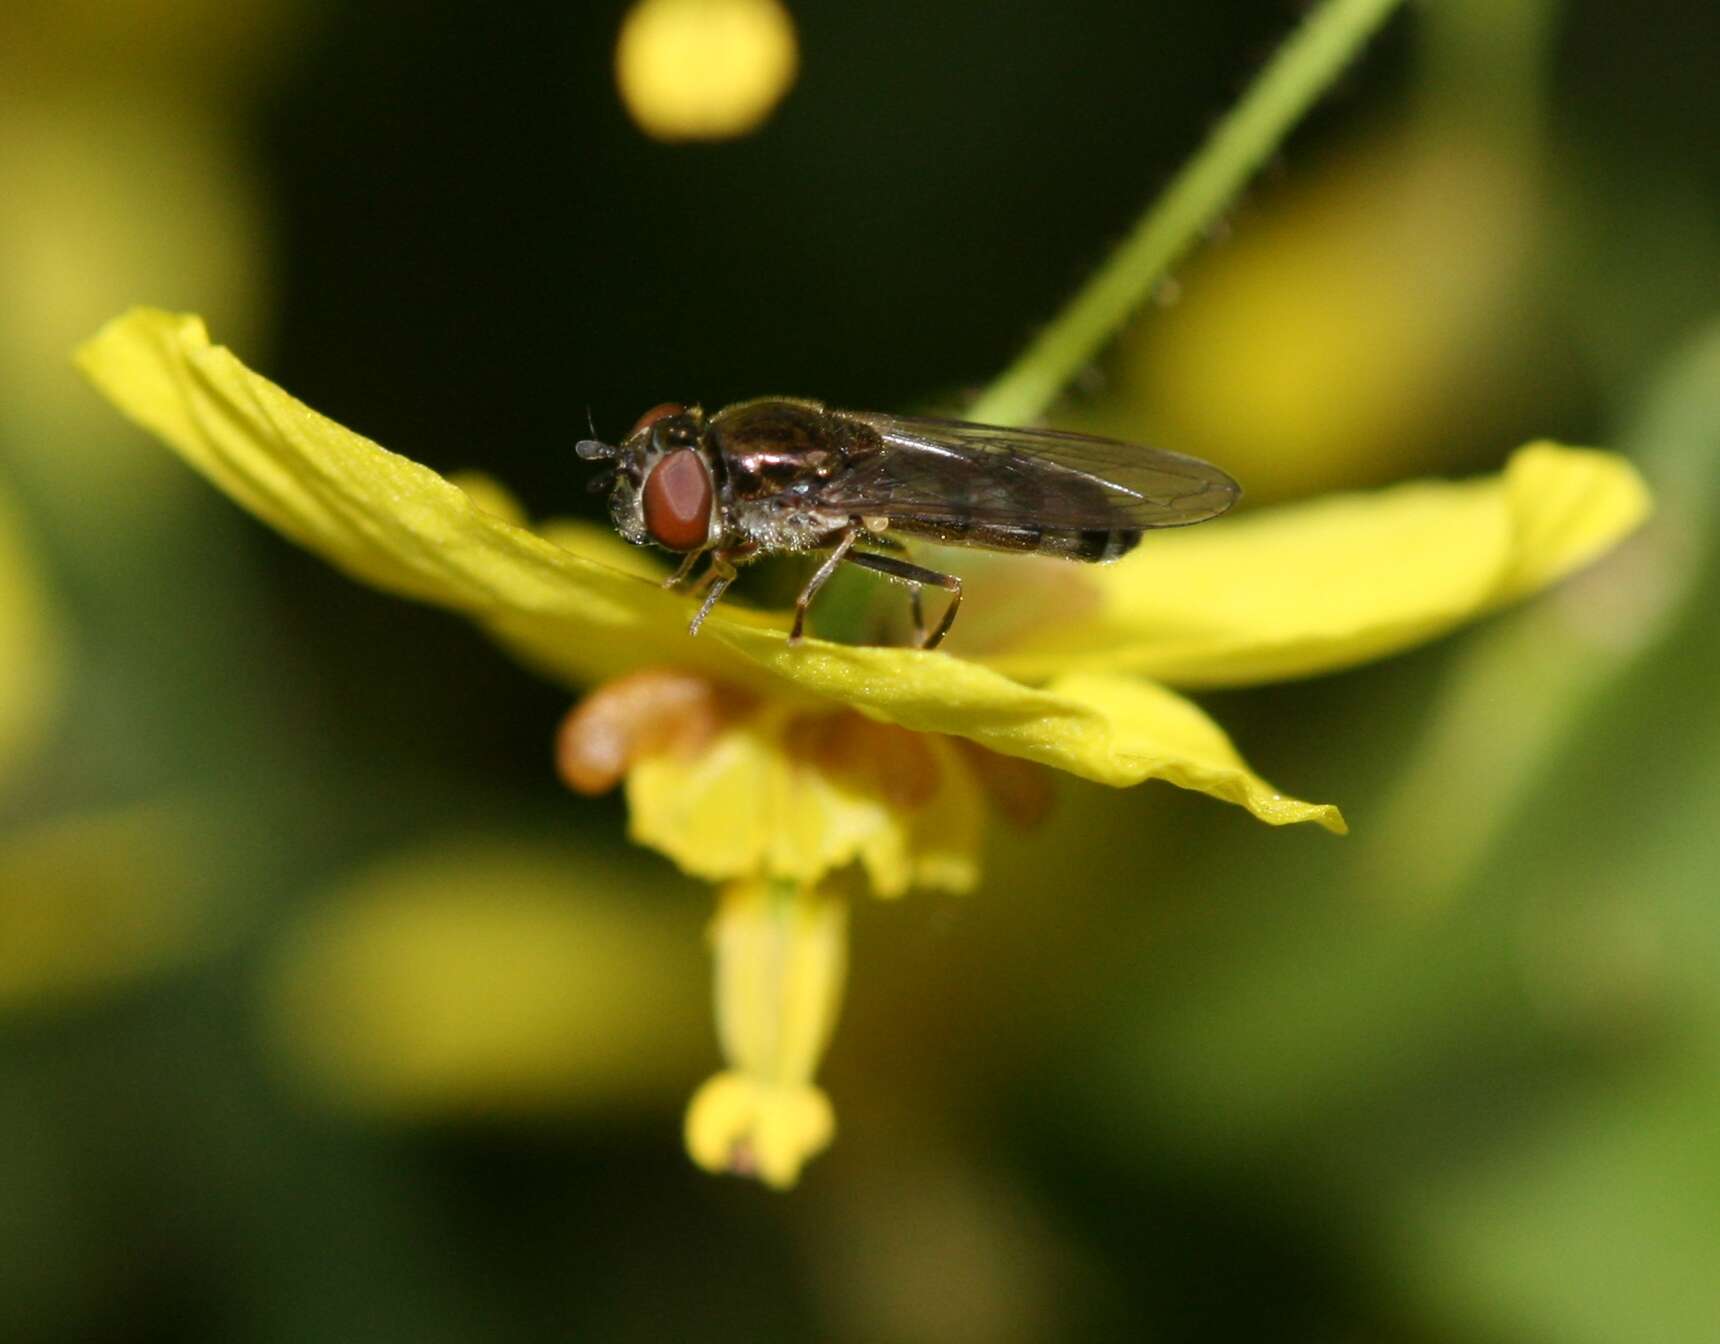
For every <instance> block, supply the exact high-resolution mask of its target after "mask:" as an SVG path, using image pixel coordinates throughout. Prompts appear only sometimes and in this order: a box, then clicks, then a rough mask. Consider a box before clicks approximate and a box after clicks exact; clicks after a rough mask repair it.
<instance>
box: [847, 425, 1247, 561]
mask: <svg viewBox="0 0 1720 1344" xmlns="http://www.w3.org/2000/svg"><path fill="white" fill-rule="evenodd" d="M832 414H835V415H839V416H843V417H845V418H847V419H850V420H853V421H857V422H858V423H860V424H862V425H865V426H866V427H867V428H869V429H871V430H872V431H873V432H874V433H875V434H876V435H877V436H878V440H879V446H878V447H877V448H876V450H875V451H871V452H862V453H859V454H855V455H853V456H852V458H851V463H850V466H849V467H848V469H847V470H845V471H843V472H841V473H840V474H839V475H838V476H837V477H836V478H835V479H833V480H830V481H828V482H826V483H825V485H824V486H823V487H822V488H821V489H820V491H819V500H820V502H821V503H823V504H827V505H833V506H835V507H837V508H842V509H847V510H848V511H849V512H851V513H854V514H857V515H866V516H873V517H882V518H891V519H900V520H909V519H912V520H915V521H918V522H921V523H926V524H930V525H934V526H935V525H938V524H942V523H946V522H953V523H961V522H972V523H978V524H998V525H1004V526H1008V525H1012V524H1028V525H1036V526H1039V527H1042V528H1055V529H1067V530H1071V531H1078V530H1088V529H1098V528H1112V529H1126V528H1149V527H1180V526H1182V525H1184V524H1186V523H1198V522H1201V521H1202V520H1203V519H1207V518H1213V517H1216V516H1217V515H1219V514H1221V513H1223V512H1224V511H1225V510H1226V509H1228V508H1229V507H1230V506H1231V505H1232V504H1234V503H1235V502H1236V500H1237V497H1238V496H1239V495H1240V494H1241V493H1242V492H1241V489H1240V488H1239V487H1238V486H1237V484H1236V482H1235V481H1233V480H1232V479H1231V478H1230V477H1229V476H1227V475H1226V474H1225V473H1224V472H1222V471H1220V470H1219V469H1218V468H1217V467H1215V466H1213V465H1212V464H1211V463H1208V462H1202V461H1200V460H1199V459H1197V458H1193V457H1184V456H1182V455H1181V454H1180V453H1167V452H1164V451H1162V450H1160V449H1155V448H1144V447H1141V446H1140V445H1139V444H1133V443H1122V442H1119V441H1117V440H1115V439H1101V438H1096V437H1094V436H1092V435H1089V434H1071V433H1067V432H1064V431H1062V430H1051V429H1006V428H1003V427H1000V426H997V425H975V424H969V423H968V422H966V421H963V420H934V419H929V418H915V417H909V416H895V415H882V414H877V413H873V412H867V411H837V412H832Z"/></svg>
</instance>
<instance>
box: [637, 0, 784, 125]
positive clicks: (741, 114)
mask: <svg viewBox="0 0 1720 1344" xmlns="http://www.w3.org/2000/svg"><path fill="white" fill-rule="evenodd" d="M799 60H800V57H799V48H798V45H797V43H796V41H795V35H794V21H793V20H792V19H790V18H789V16H788V11H787V10H786V9H784V8H783V7H782V5H781V4H780V3H779V0H638V3H636V4H635V5H634V6H633V8H632V9H630V10H629V11H628V12H627V17H626V18H625V19H624V20H623V21H622V24H621V36H620V38H619V39H618V40H617V42H616V47H615V78H616V82H617V84H618V85H619V86H620V89H621V99H622V101H623V102H624V103H626V105H627V110H628V112H629V113H631V114H632V117H633V120H634V121H636V122H638V123H639V126H640V128H641V129H642V130H643V131H645V133H646V134H647V135H651V136H655V137H656V138H657V139H659V140H726V139H729V138H731V137H733V136H739V135H745V134H747V132H749V131H752V130H755V129H756V128H757V127H758V126H759V124H760V123H761V122H763V121H764V119H765V118H766V117H767V116H769V115H770V112H771V109H772V108H774V107H775V106H776V105H777V103H778V102H779V101H781V99H782V97H783V95H784V94H786V93H787V92H788V89H789V86H790V85H792V84H793V83H794V76H795V71H796V68H797V66H798V65H799Z"/></svg>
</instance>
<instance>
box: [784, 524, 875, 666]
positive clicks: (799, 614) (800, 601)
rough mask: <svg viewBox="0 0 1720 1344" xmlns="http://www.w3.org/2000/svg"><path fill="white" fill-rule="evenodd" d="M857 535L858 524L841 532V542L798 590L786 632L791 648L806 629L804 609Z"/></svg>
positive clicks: (833, 570) (846, 553)
mask: <svg viewBox="0 0 1720 1344" xmlns="http://www.w3.org/2000/svg"><path fill="white" fill-rule="evenodd" d="M859 535H860V525H859V524H858V523H854V524H850V525H849V527H848V529H847V530H846V531H845V532H843V534H842V540H841V541H839V542H837V543H836V549H835V550H833V551H831V552H830V554H829V555H827V556H825V557H824V563H823V564H822V565H820V566H819V567H818V569H817V572H815V573H814V574H813V576H812V577H811V578H810V579H808V580H807V581H806V587H804V588H802V589H801V590H800V596H799V597H797V598H795V599H794V625H793V626H791V627H790V629H789V632H788V643H789V646H790V647H791V648H792V647H793V646H794V645H796V644H798V643H800V636H801V632H802V630H804V629H805V627H806V609H807V608H808V607H809V606H811V605H812V599H813V598H814V597H816V596H817V595H818V590H819V589H820V588H822V587H824V583H825V580H827V579H828V578H829V577H830V576H831V575H832V574H834V573H835V572H836V566H838V565H840V564H841V563H842V561H843V560H844V559H845V558H846V557H847V555H848V552H849V550H850V549H851V548H852V547H853V545H854V542H855V540H856V539H857V538H858V537H859Z"/></svg>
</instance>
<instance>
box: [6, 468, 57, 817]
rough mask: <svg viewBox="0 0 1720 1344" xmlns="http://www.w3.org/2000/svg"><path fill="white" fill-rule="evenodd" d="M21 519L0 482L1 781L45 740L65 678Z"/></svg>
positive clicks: (45, 602) (55, 636)
mask: <svg viewBox="0 0 1720 1344" xmlns="http://www.w3.org/2000/svg"><path fill="white" fill-rule="evenodd" d="M18 522H19V520H18V518H17V515H16V513H15V512H14V510H13V508H12V504H11V500H10V498H9V496H8V494H7V492H6V490H5V488H4V484H3V483H0V785H3V784H4V783H5V781H6V778H7V776H8V775H9V774H10V773H11V772H12V770H13V769H14V768H15V767H16V766H17V765H18V764H19V763H20V762H21V761H23V760H24V759H25V758H26V757H27V756H28V755H29V752H30V749H31V748H32V747H33V746H35V745H36V743H37V742H39V741H40V740H41V738H42V736H43V734H44V732H45V730H46V728H47V725H48V721H49V717H50V715H51V713H52V710H53V705H54V700H55V696H56V692H57V689H58V685H59V680H60V650H59V643H60V641H59V636H58V634H57V632H56V630H55V627H54V623H53V620H52V617H51V616H50V614H49V609H48V602H47V599H46V598H45V596H44V595H43V593H42V589H41V586H40V584H39V582H38V580H37V577H36V574H35V572H34V568H33V566H32V565H31V564H30V561H29V557H28V556H27V555H26V554H25V551H24V545H23V540H22V538H21V537H20V536H19V527H18Z"/></svg>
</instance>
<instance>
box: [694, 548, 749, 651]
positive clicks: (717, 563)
mask: <svg viewBox="0 0 1720 1344" xmlns="http://www.w3.org/2000/svg"><path fill="white" fill-rule="evenodd" d="M752 551H753V548H752V547H751V546H736V547H734V548H732V549H719V550H715V551H712V552H711V567H710V568H709V569H707V570H706V571H705V572H704V573H703V574H701V575H700V576H699V581H698V582H697V583H695V584H694V585H693V591H695V592H697V591H698V590H699V589H701V588H703V589H704V590H705V600H704V601H703V602H701V603H700V604H699V610H698V611H697V612H696V613H695V614H694V616H693V623H692V624H691V625H689V626H688V627H687V633H688V634H689V635H696V634H698V633H699V627H700V626H701V625H703V624H704V623H705V617H707V616H709V615H710V614H711V608H712V607H714V606H716V605H717V601H718V599H719V598H721V597H722V595H723V594H724V593H725V592H727V591H728V587H729V585H730V584H731V583H733V582H734V581H735V561H736V560H744V559H746V558H747V556H749V555H751V554H752Z"/></svg>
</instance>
